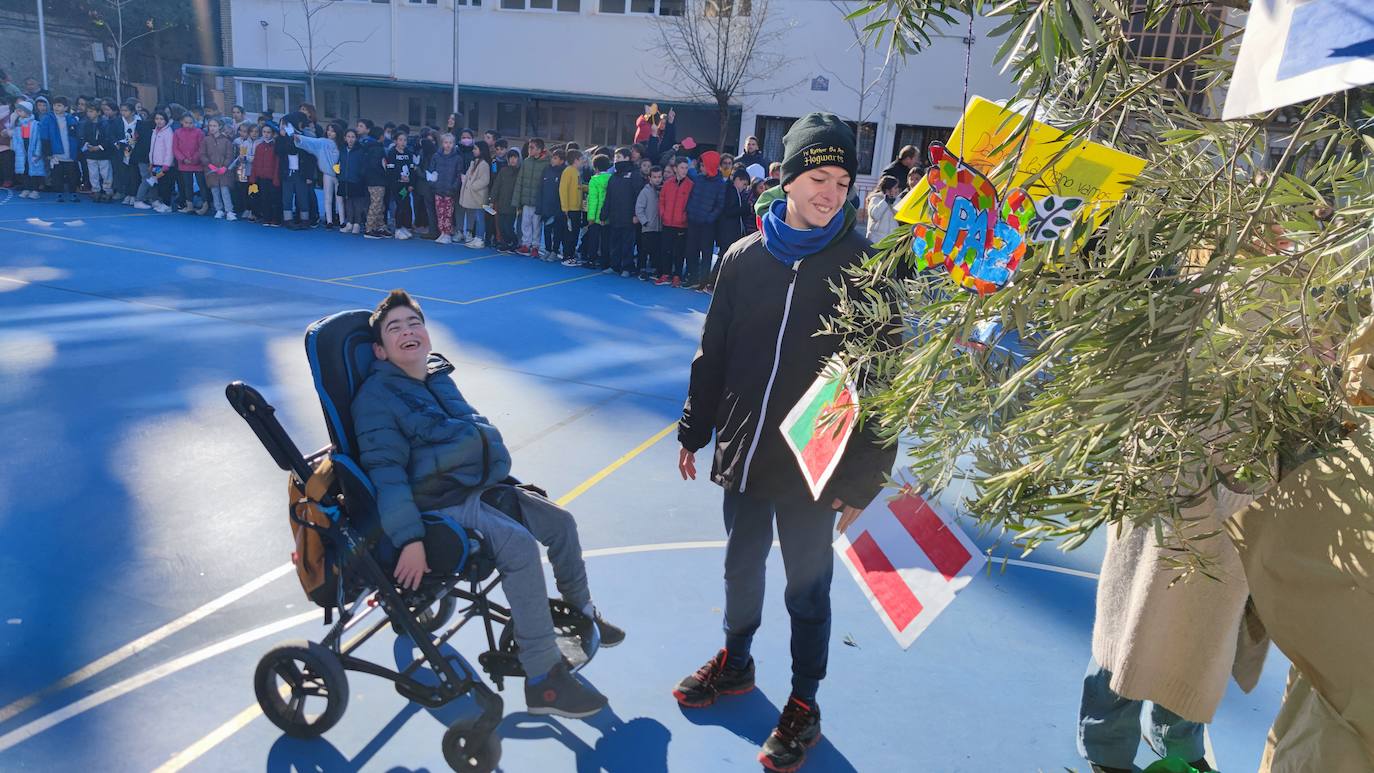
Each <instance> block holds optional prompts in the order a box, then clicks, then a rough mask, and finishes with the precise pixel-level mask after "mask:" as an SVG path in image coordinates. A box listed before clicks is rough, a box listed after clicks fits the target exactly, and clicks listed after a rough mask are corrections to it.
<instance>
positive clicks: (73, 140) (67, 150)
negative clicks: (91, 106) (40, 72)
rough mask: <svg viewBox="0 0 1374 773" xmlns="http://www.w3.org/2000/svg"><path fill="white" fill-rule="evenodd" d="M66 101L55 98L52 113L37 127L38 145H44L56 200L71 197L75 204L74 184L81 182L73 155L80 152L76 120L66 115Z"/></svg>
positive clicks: (44, 117)
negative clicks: (40, 143)
mask: <svg viewBox="0 0 1374 773" xmlns="http://www.w3.org/2000/svg"><path fill="white" fill-rule="evenodd" d="M67 105H68V102H67V98H66V97H54V98H53V101H52V112H51V113H48V114H47V115H45V116H43V119H42V120H41V121H39V124H38V135H39V141H40V142H42V143H43V157H44V158H46V159H47V160H48V165H49V170H48V173H49V174H50V175H51V176H52V186H53V187H54V188H57V189H58V191H57V200H58V201H63V200H64V198H65V197H67V196H70V197H71V202H72V203H73V204H75V203H76V184H77V182H78V181H79V180H80V179H81V173H80V170H78V169H77V168H76V154H77V153H78V152H79V151H80V149H81V142H80V140H79V139H77V136H78V135H77V130H76V127H77V120H76V116H74V115H72V114H71V113H69V112H67Z"/></svg>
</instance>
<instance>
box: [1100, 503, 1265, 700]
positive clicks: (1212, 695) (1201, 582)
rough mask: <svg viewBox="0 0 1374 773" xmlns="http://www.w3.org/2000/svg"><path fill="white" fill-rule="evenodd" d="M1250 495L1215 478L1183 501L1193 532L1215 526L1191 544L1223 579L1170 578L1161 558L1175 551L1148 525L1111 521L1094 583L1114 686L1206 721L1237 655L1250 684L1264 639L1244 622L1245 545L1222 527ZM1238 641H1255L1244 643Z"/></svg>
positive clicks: (1104, 659)
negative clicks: (1197, 496)
mask: <svg viewBox="0 0 1374 773" xmlns="http://www.w3.org/2000/svg"><path fill="white" fill-rule="evenodd" d="M1251 501H1253V497H1251V496H1250V495H1248V494H1237V493H1235V492H1232V491H1231V490H1230V489H1228V488H1226V487H1225V486H1222V485H1218V486H1216V487H1215V488H1214V489H1213V491H1212V492H1211V493H1210V494H1209V495H1208V496H1207V497H1206V498H1205V499H1204V500H1203V501H1202V502H1200V503H1199V504H1198V505H1196V506H1194V507H1191V508H1186V509H1184V510H1183V515H1184V517H1185V518H1186V519H1188V522H1189V523H1190V524H1191V525H1190V527H1189V533H1190V534H1195V535H1196V534H1206V533H1208V532H1215V535H1214V536H1212V537H1209V538H1207V539H1205V540H1201V541H1197V540H1195V541H1194V544H1196V545H1197V547H1198V549H1199V550H1200V551H1202V552H1203V553H1204V554H1206V555H1208V556H1209V557H1210V558H1211V559H1212V567H1211V571H1212V574H1214V575H1215V576H1216V577H1218V578H1219V580H1220V581H1218V580H1213V579H1211V578H1208V577H1204V576H1201V575H1200V574H1198V573H1194V574H1193V576H1190V577H1189V578H1188V579H1186V580H1180V581H1179V582H1177V583H1174V584H1173V585H1172V587H1171V586H1170V583H1171V582H1173V581H1174V579H1175V578H1176V577H1177V571H1175V570H1172V569H1170V568H1169V567H1168V566H1167V565H1166V564H1164V563H1163V559H1164V558H1166V557H1167V556H1169V555H1171V553H1170V552H1169V550H1168V549H1167V546H1165V547H1161V546H1160V545H1158V544H1156V539H1155V533H1154V531H1153V530H1152V529H1150V528H1132V527H1130V526H1129V525H1125V526H1123V527H1122V530H1121V533H1119V534H1118V533H1117V531H1118V530H1117V529H1115V528H1113V529H1112V530H1111V532H1110V533H1109V535H1108V538H1107V553H1106V556H1105V557H1104V558H1103V561H1102V577H1101V579H1100V580H1099V581H1098V587H1097V618H1096V620H1095V621H1094V624H1093V657H1094V658H1096V659H1097V662H1098V663H1099V664H1100V665H1101V666H1103V667H1104V668H1106V669H1107V670H1108V671H1110V672H1111V674H1112V680H1111V688H1112V690H1113V691H1114V692H1116V693H1117V694H1118V695H1121V696H1123V697H1125V698H1130V699H1132V700H1148V701H1153V702H1155V703H1158V704H1160V705H1161V706H1164V707H1165V708H1167V709H1169V710H1170V711H1172V712H1174V713H1175V714H1178V715H1179V716H1181V717H1183V718H1184V719H1189V720H1192V721H1194V722H1210V721H1211V719H1212V715H1213V714H1214V713H1216V709H1217V705H1218V704H1219V703H1220V702H1221V696H1222V694H1223V693H1225V691H1226V682H1227V679H1228V677H1229V676H1230V675H1231V673H1232V670H1233V666H1235V665H1236V664H1237V663H1238V662H1239V663H1241V664H1243V666H1244V667H1243V668H1241V669H1239V670H1237V672H1236V677H1237V682H1239V683H1240V685H1241V687H1242V688H1244V689H1245V690H1247V691H1248V690H1250V689H1251V688H1253V687H1254V684H1255V682H1256V681H1257V680H1258V678H1259V667H1260V666H1262V664H1263V653H1264V651H1266V650H1267V648H1268V640H1267V639H1264V640H1263V641H1262V642H1260V641H1256V640H1255V639H1254V638H1253V637H1252V636H1250V635H1248V634H1249V632H1248V630H1244V629H1242V625H1241V623H1242V617H1243V614H1244V612H1245V601H1246V599H1247V598H1248V597H1249V587H1248V585H1247V584H1246V581H1245V572H1244V569H1243V567H1242V566H1241V562H1240V555H1239V554H1238V553H1237V552H1236V548H1235V545H1233V544H1232V543H1231V540H1230V539H1229V538H1227V536H1226V534H1225V532H1224V530H1222V528H1221V527H1222V524H1223V522H1224V521H1225V520H1226V519H1227V518H1228V517H1230V515H1231V514H1232V513H1235V512H1236V511H1237V510H1239V509H1240V508H1242V507H1245V506H1247V505H1248V504H1250V502H1251ZM1193 519H1196V520H1193ZM1167 536H1168V535H1167V534H1166V539H1167ZM1238 641H1244V642H1249V644H1248V645H1246V646H1242V647H1240V648H1239V651H1238ZM1261 647H1262V649H1260V648H1261ZM1238 656H1239V661H1238Z"/></svg>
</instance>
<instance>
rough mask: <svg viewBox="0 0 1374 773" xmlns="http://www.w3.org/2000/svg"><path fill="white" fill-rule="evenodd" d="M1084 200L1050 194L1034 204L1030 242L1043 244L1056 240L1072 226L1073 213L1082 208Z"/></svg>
mask: <svg viewBox="0 0 1374 773" xmlns="http://www.w3.org/2000/svg"><path fill="white" fill-rule="evenodd" d="M1084 203H1085V201H1084V199H1081V198H1078V197H1076V196H1055V195H1054V194H1050V195H1049V196H1046V197H1045V198H1043V199H1039V200H1037V201H1036V202H1035V217H1034V218H1033V219H1032V220H1031V226H1030V234H1031V237H1030V240H1031V242H1032V243H1034V244H1043V243H1045V242H1052V241H1054V240H1055V239H1058V238H1059V237H1060V236H1061V235H1062V234H1063V233H1064V231H1065V230H1067V229H1068V228H1070V227H1072V226H1073V218H1074V213H1076V212H1077V211H1078V210H1080V209H1082V208H1083V204H1084Z"/></svg>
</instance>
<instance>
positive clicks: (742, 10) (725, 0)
mask: <svg viewBox="0 0 1374 773" xmlns="http://www.w3.org/2000/svg"><path fill="white" fill-rule="evenodd" d="M749 10H750V0H706V7H705V9H703V13H704V14H705V15H706V16H748V15H749ZM665 15H667V14H665Z"/></svg>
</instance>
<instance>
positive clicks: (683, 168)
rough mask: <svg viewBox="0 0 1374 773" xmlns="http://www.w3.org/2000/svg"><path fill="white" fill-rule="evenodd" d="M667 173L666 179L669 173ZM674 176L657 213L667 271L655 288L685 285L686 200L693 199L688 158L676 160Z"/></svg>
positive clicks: (660, 194) (659, 200) (662, 191)
mask: <svg viewBox="0 0 1374 773" xmlns="http://www.w3.org/2000/svg"><path fill="white" fill-rule="evenodd" d="M664 171H665V176H666V172H667V170H664ZM672 171H673V176H672V178H671V179H669V180H668V181H666V182H664V183H663V190H661V191H660V192H659V195H658V214H659V216H660V217H662V218H663V237H662V239H663V241H662V243H661V245H660V246H659V254H660V255H662V256H663V264H662V265H664V266H666V267H667V271H662V273H660V274H659V277H658V280H657V281H655V282H654V284H656V285H666V284H668V283H669V282H672V283H673V287H681V286H682V274H683V268H684V265H683V263H684V261H685V259H686V257H687V199H689V198H691V196H692V178H690V177H688V176H687V159H685V158H683V157H681V156H678V157H677V158H675V159H673V166H672Z"/></svg>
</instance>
